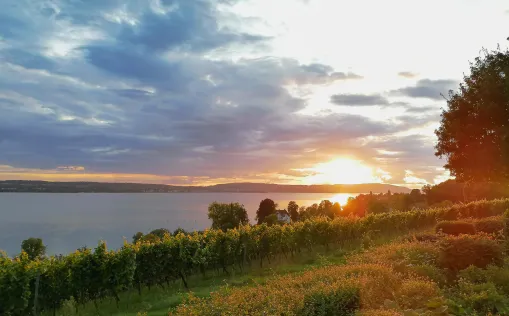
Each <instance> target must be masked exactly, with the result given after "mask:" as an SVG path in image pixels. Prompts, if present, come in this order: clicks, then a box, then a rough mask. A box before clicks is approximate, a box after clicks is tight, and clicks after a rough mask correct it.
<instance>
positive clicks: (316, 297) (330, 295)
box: [297, 287, 360, 316]
mask: <svg viewBox="0 0 509 316" xmlns="http://www.w3.org/2000/svg"><path fill="white" fill-rule="evenodd" d="M359 308H360V294H359V289H358V288H348V287H347V288H340V289H338V290H336V291H332V292H326V291H323V292H322V291H320V292H315V293H312V294H309V295H306V296H305V297H304V307H303V308H302V309H301V310H300V311H298V312H297V315H299V316H350V315H351V316H354V315H355V313H356V311H357V310H358V309H359Z"/></svg>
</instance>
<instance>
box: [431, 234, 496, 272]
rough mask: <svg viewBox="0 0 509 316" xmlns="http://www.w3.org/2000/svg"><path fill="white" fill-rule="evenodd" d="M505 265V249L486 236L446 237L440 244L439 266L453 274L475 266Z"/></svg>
mask: <svg viewBox="0 0 509 316" xmlns="http://www.w3.org/2000/svg"><path fill="white" fill-rule="evenodd" d="M502 263H503V249H502V247H501V246H500V245H499V244H498V243H497V242H496V241H495V240H493V239H491V238H489V237H487V236H484V235H460V236H457V237H452V236H449V237H446V238H445V239H443V240H442V241H441V243H440V258H439V265H440V266H441V267H442V268H445V269H449V270H451V271H453V272H457V271H459V270H463V269H465V268H468V267H469V266H470V265H474V266H476V267H479V268H485V267H486V266H488V265H490V264H495V265H501V264H502Z"/></svg>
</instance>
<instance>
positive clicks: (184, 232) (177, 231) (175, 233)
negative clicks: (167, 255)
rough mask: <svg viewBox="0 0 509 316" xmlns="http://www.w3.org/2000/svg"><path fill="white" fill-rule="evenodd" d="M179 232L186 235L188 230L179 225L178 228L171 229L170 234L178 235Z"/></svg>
mask: <svg viewBox="0 0 509 316" xmlns="http://www.w3.org/2000/svg"><path fill="white" fill-rule="evenodd" d="M180 233H182V234H184V235H188V234H189V232H188V231H186V230H185V229H184V228H181V227H179V228H177V229H175V230H174V231H173V234H172V236H177V235H178V234H180Z"/></svg>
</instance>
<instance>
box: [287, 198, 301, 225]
mask: <svg viewBox="0 0 509 316" xmlns="http://www.w3.org/2000/svg"><path fill="white" fill-rule="evenodd" d="M287 210H288V213H289V214H290V218H291V219H292V221H293V222H296V221H298V220H299V206H298V205H297V203H296V202H295V201H290V202H288V208H287Z"/></svg>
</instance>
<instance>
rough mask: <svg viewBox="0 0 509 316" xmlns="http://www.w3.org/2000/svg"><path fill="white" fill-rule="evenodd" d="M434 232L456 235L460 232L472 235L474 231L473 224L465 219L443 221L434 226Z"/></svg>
mask: <svg viewBox="0 0 509 316" xmlns="http://www.w3.org/2000/svg"><path fill="white" fill-rule="evenodd" d="M435 230H436V232H437V233H438V232H442V233H444V234H447V235H454V236H458V235H460V234H468V235H474V234H475V233H476V230H475V226H474V224H472V223H470V222H466V221H443V222H439V223H438V224H437V225H436V226H435Z"/></svg>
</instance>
